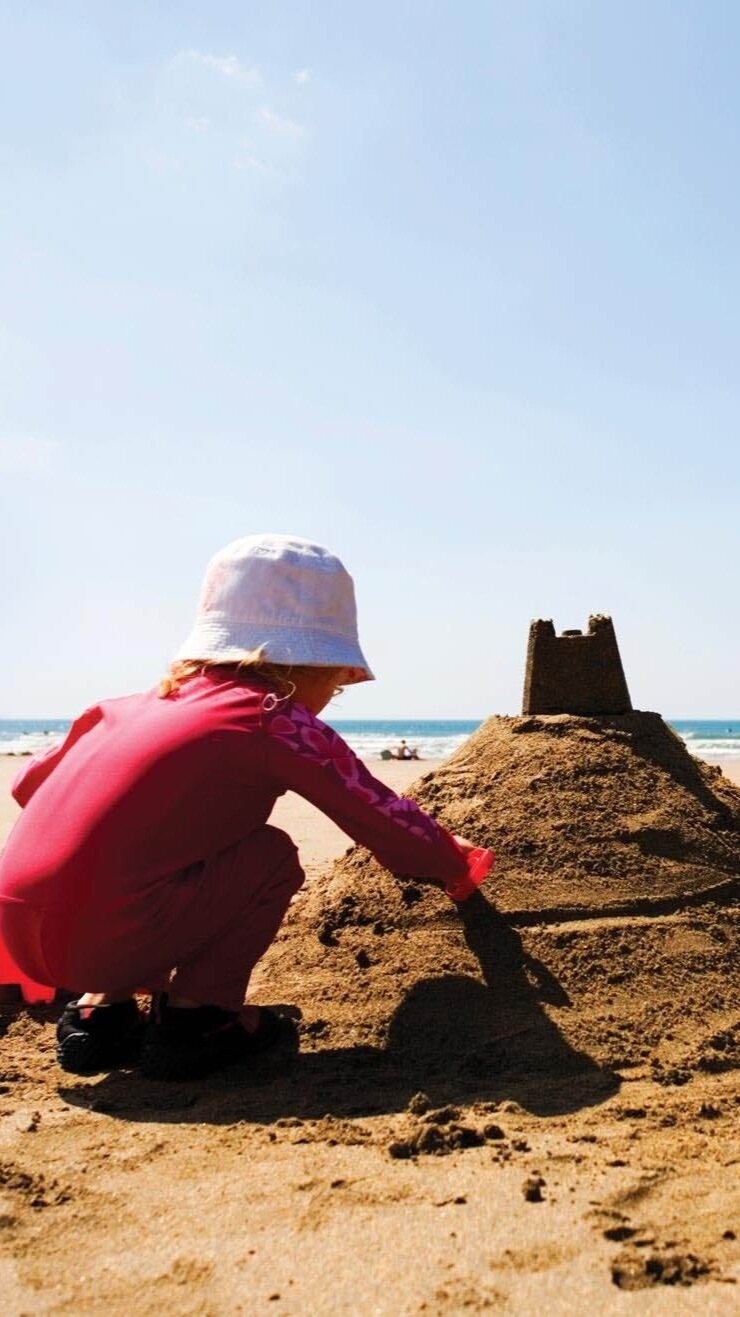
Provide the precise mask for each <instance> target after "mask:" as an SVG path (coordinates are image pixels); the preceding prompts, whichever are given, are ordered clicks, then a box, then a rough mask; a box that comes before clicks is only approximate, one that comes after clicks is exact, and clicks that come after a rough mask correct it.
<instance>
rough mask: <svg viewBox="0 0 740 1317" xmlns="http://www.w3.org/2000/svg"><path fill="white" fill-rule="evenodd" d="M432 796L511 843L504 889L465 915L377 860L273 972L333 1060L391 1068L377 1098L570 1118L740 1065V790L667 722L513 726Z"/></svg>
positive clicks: (456, 825)
mask: <svg viewBox="0 0 740 1317" xmlns="http://www.w3.org/2000/svg"><path fill="white" fill-rule="evenodd" d="M411 794H413V795H414V796H415V798H416V799H418V800H419V801H420V802H421V803H422V804H423V805H424V806H425V808H427V809H429V810H430V812H432V813H434V814H435V815H436V816H437V817H438V818H439V819H440V821H441V822H442V823H443V824H444V825H445V826H446V827H448V828H450V829H451V830H452V831H454V832H459V833H462V834H463V835H465V836H466V837H468V838H469V839H470V840H471V841H473V842H475V843H476V844H478V845H482V846H491V847H493V849H494V850H495V851H496V852H497V855H498V863H497V867H496V871H495V874H494V876H493V878H492V880H489V882H488V884H487V885H486V887H485V888H484V890H483V891H482V892H481V893H480V894H478V895H476V896H475V897H474V898H472V899H471V900H470V901H469V902H467V903H466V904H464V905H463V906H461V907H459V909H458V908H456V907H455V906H454V905H453V904H452V903H451V902H450V901H449V900H448V898H447V897H446V896H444V894H442V893H441V892H440V891H439V890H438V889H437V888H435V887H431V886H426V885H424V884H422V883H420V882H418V881H415V880H404V879H403V878H401V879H398V878H395V877H393V876H392V875H391V874H389V873H387V871H385V870H383V869H382V868H381V866H380V865H378V864H377V863H376V862H375V861H374V860H373V859H372V857H371V856H370V855H368V853H367V852H365V851H363V850H361V849H359V848H355V849H353V850H352V851H350V852H348V854H347V855H346V856H345V857H344V858H343V859H342V860H340V861H339V862H338V863H337V864H336V865H335V867H334V869H333V870H332V872H331V873H330V875H329V876H328V878H327V879H326V880H325V881H323V882H320V883H318V884H316V885H315V886H314V888H313V889H312V890H311V891H309V892H308V893H307V894H306V895H305V896H304V898H303V899H302V900H301V901H300V902H299V903H298V904H297V906H296V907H295V908H294V910H293V912H292V914H291V917H290V918H289V920H288V923H287V925H286V928H285V930H284V932H283V934H282V935H281V938H280V940H279V942H278V943H277V944H276V945H275V946H274V948H273V949H272V951H271V953H270V954H269V956H268V958H267V960H266V962H265V964H264V966H263V968H262V969H261V971H260V975H259V978H258V981H257V983H258V986H259V985H260V984H261V985H264V993H263V995H266V996H271V997H272V999H273V1000H274V997H275V992H274V989H275V987H276V986H278V985H279V990H280V994H281V995H282V996H283V998H284V1000H287V1001H290V1002H292V1003H294V1004H295V1005H296V1006H297V1007H298V1008H299V1010H300V1011H301V1012H302V1015H303V1019H302V1021H301V1025H300V1029H301V1033H302V1049H303V1050H304V1051H306V1050H307V1051H308V1052H310V1051H311V1049H312V1048H314V1049H316V1052H317V1058H316V1059H317V1061H318V1059H319V1055H318V1054H322V1053H323V1054H324V1055H325V1056H326V1059H327V1062H328V1060H329V1057H328V1055H327V1052H328V1051H329V1052H331V1055H332V1065H333V1066H334V1067H335V1071H336V1072H338V1071H342V1070H345V1071H346V1069H347V1067H349V1069H350V1070H351V1069H352V1068H353V1067H355V1068H356V1067H368V1068H372V1070H373V1071H374V1074H373V1077H372V1080H371V1082H370V1084H369V1089H371V1090H372V1092H370V1091H369V1092H368V1102H369V1103H370V1105H371V1107H372V1103H373V1102H375V1104H376V1107H377V1106H378V1104H379V1105H380V1106H381V1107H382V1106H383V1104H387V1105H393V1104H394V1103H397V1102H398V1101H399V1100H400V1099H401V1098H402V1096H403V1095H404V1093H406V1094H408V1093H409V1092H413V1090H414V1088H418V1087H424V1088H426V1089H427V1090H429V1091H432V1090H433V1092H434V1097H435V1100H437V1099H439V1100H447V1101H451V1100H468V1099H473V1098H475V1097H494V1098H497V1099H500V1098H501V1097H505V1096H512V1097H517V1098H519V1099H520V1100H522V1101H523V1102H524V1103H525V1105H526V1106H527V1107H528V1108H529V1109H531V1110H541V1111H544V1110H551V1111H554V1110H568V1109H572V1107H573V1106H576V1105H584V1103H588V1102H589V1101H599V1100H601V1096H603V1094H604V1093H607V1092H609V1091H611V1090H613V1088H614V1086H615V1084H616V1083H617V1080H616V1078H615V1072H616V1071H619V1072H620V1073H624V1072H625V1071H627V1070H629V1069H630V1067H643V1068H644V1066H645V1065H646V1064H647V1065H648V1066H649V1067H650V1069H651V1073H652V1074H653V1076H654V1077H655V1078H657V1079H659V1080H660V1081H661V1082H662V1083H665V1084H675V1085H681V1084H683V1083H685V1082H687V1081H688V1079H689V1078H690V1077H691V1075H692V1073H694V1072H697V1071H702V1070H704V1071H708V1072H721V1071H722V1070H727V1069H731V1068H733V1067H734V1066H736V1065H737V1064H738V1062H739V1061H740V1032H739V1030H738V1022H739V1021H740V991H739V988H738V971H737V966H738V964H739V963H740V936H739V930H740V922H739V920H738V912H739V910H740V902H739V900H738V898H739V896H740V882H739V878H738V876H739V875H740V791H738V790H737V789H736V788H735V787H733V786H732V785H731V784H730V783H729V782H728V781H727V780H726V779H725V778H724V777H723V776H722V774H721V772H720V771H719V770H717V769H713V768H710V767H709V766H708V765H704V764H701V763H699V762H698V761H696V760H694V759H692V758H691V757H690V756H689V754H688V753H687V751H686V749H685V747H684V745H683V743H682V742H681V741H680V740H679V738H677V737H676V736H675V735H674V733H672V732H671V730H670V729H669V728H668V727H667V726H666V724H665V723H664V722H663V721H662V719H661V718H660V717H659V716H658V715H657V714H650V713H631V714H628V715H623V716H618V717H617V716H614V717H608V718H585V717H572V716H569V715H557V716H537V717H527V718H493V719H491V720H489V721H488V722H487V723H486V724H485V725H484V726H483V727H482V728H481V729H480V730H479V731H478V732H477V733H476V734H475V735H474V736H473V737H471V739H470V740H469V741H468V742H467V743H466V744H465V745H464V746H463V747H462V748H461V749H460V750H459V751H458V752H457V753H456V754H455V755H454V756H453V757H452V758H451V759H450V760H449V761H448V762H447V763H446V764H445V765H443V766H442V768H441V769H439V770H438V771H437V772H435V773H431V774H429V775H428V776H427V777H424V778H422V779H421V780H420V782H419V783H418V784H417V786H416V788H415V789H414V790H413V791H412V793H411ZM307 1078H308V1072H306V1073H304V1079H307Z"/></svg>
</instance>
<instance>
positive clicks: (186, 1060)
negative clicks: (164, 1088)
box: [139, 1006, 282, 1081]
mask: <svg viewBox="0 0 740 1317" xmlns="http://www.w3.org/2000/svg"><path fill="white" fill-rule="evenodd" d="M281 1033H282V1025H281V1021H280V1016H279V1015H276V1014H275V1012H274V1011H270V1010H268V1009H267V1008H266V1007H264V1006H263V1007H261V1008H260V1023H259V1027H258V1029H257V1030H256V1031H255V1033H253V1034H248V1033H247V1032H246V1031H245V1030H244V1029H232V1030H228V1031H225V1032H224V1033H223V1034H221V1035H219V1034H216V1035H214V1036H213V1037H212V1038H207V1039H205V1040H203V1041H202V1042H197V1043H194V1044H193V1046H192V1047H182V1046H176V1045H175V1044H173V1043H172V1042H171V1041H168V1040H167V1038H166V1036H164V1037H163V1036H162V1028H161V1026H159V1027H158V1028H155V1030H154V1031H152V1033H150V1037H149V1038H148V1039H146V1038H145V1039H144V1045H143V1047H142V1051H141V1061H140V1064H139V1069H140V1071H141V1074H142V1075H143V1076H144V1078H145V1079H162V1080H169V1081H182V1080H187V1079H203V1078H205V1076H206V1075H210V1074H213V1072H214V1071H216V1070H223V1069H225V1068H226V1067H227V1066H231V1065H239V1064H240V1063H243V1062H245V1061H250V1060H251V1059H252V1057H255V1056H259V1055H260V1053H261V1052H266V1051H268V1050H269V1048H271V1047H274V1046H275V1044H276V1043H277V1042H279V1040H280V1036H281Z"/></svg>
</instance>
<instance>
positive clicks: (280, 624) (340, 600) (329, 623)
mask: <svg viewBox="0 0 740 1317" xmlns="http://www.w3.org/2000/svg"><path fill="white" fill-rule="evenodd" d="M259 648H262V650H263V653H264V657H265V659H266V660H267V661H268V662H270V663H284V664H293V663H295V664H305V665H307V666H310V667H332V668H333V667H337V668H340V667H347V668H360V669H361V670H362V672H363V673H364V675H363V676H358V677H357V678H356V679H355V680H356V681H374V677H373V674H372V672H371V671H370V668H369V666H368V662H367V659H366V658H365V656H364V654H363V652H362V650H361V649H360V642H359V639H358V636H357V608H356V605H355V590H354V585H353V583H352V577H351V576H350V574H349V572H348V571H346V569H345V568H344V567H343V566H342V564H341V562H340V561H339V559H338V558H336V557H335V556H334V554H333V553H330V552H329V550H328V549H323V548H322V547H321V545H320V544H312V543H311V541H310V540H301V539H297V538H296V537H295V536H293V535H245V536H244V538H243V539H241V540H234V541H233V543H232V544H227V545H226V548H225V549H221V550H220V551H219V552H218V553H217V554H216V555H215V557H213V558H212V559H211V561H210V563H209V564H208V568H207V570H206V574H205V578H204V581H203V586H202V589H201V594H200V602H199V604H198V614H197V617H196V620H195V626H194V627H193V629H192V631H191V632H190V635H189V636H188V638H187V640H186V641H185V644H184V645H183V646H182V647H181V649H180V650H179V651H178V653H177V654H176V655H175V658H176V659H216V660H218V661H220V662H221V663H238V662H239V660H240V659H243V658H244V656H245V654H248V653H250V652H252V651H253V650H256V649H259Z"/></svg>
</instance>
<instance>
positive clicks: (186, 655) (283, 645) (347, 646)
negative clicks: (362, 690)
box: [175, 615, 375, 685]
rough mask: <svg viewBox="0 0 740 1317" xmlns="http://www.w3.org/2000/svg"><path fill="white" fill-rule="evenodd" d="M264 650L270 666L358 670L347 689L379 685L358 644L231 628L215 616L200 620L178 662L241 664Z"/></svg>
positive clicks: (287, 630)
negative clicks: (373, 683) (206, 660)
mask: <svg viewBox="0 0 740 1317" xmlns="http://www.w3.org/2000/svg"><path fill="white" fill-rule="evenodd" d="M258 649H261V650H262V656H263V658H264V659H265V661H266V662H267V663H279V664H281V665H285V666H298V665H300V666H301V667H310V668H314V667H316V668H318V667H321V668H357V669H359V670H360V671H361V673H362V675H361V676H357V677H354V678H353V679H352V680H351V681H348V682H347V683H346V685H357V684H358V683H359V682H362V681H375V676H374V674H373V672H372V670H371V668H370V665H369V664H368V661H367V659H366V658H365V655H364V654H363V652H362V650H361V649H360V645H359V642H358V641H353V640H351V639H348V638H347V637H346V636H338V635H336V634H333V633H332V632H330V631H324V630H318V629H306V630H304V629H302V628H301V629H300V630H296V628H295V627H281V626H274V625H273V626H268V627H264V626H263V627H260V626H253V625H250V624H248V623H247V624H244V623H243V624H242V625H241V626H237V627H235V626H233V625H232V626H229V625H228V624H227V623H226V622H222V621H219V620H218V619H217V618H216V617H214V616H213V615H211V616H209V617H207V618H206V617H203V618H199V619H198V621H197V622H196V624H195V626H194V627H193V630H192V631H191V632H190V635H189V636H188V638H187V640H186V641H185V643H184V645H182V646H181V647H180V649H179V650H178V651H177V653H176V655H175V661H180V662H183V661H186V660H193V661H197V660H199V659H209V660H211V661H212V662H218V663H239V662H240V661H241V660H242V659H243V658H245V656H246V655H247V654H252V653H254V651H255V650H258Z"/></svg>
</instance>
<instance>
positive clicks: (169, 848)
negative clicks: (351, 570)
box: [0, 535, 473, 1079]
mask: <svg viewBox="0 0 740 1317" xmlns="http://www.w3.org/2000/svg"><path fill="white" fill-rule="evenodd" d="M372 679H373V677H372V673H371V671H370V668H369V667H368V664H367V661H366V659H365V657H364V655H363V653H362V650H361V649H360V645H359V641H358V637H357V619H356V610H355V597H354V587H353V584H352V578H351V577H350V576H349V574H348V573H347V572H346V570H345V569H344V567H343V566H342V564H341V562H340V561H339V559H338V558H336V557H335V556H334V555H333V554H331V553H330V552H329V551H328V550H327V549H324V548H322V547H321V546H320V545H318V544H312V543H309V542H308V541H307V540H301V539H296V538H293V537H290V536H285V535H251V536H247V537H246V538H244V539H241V540H237V541H235V542H234V543H233V544H230V545H228V546H227V547H226V548H225V549H223V550H222V551H221V552H220V553H218V554H216V556H215V558H213V560H212V561H211V563H210V565H209V567H208V570H207V572H206V577H205V581H204V584H203V589H202V592H201V598H200V604H199V609H198V614H197V618H196V622H195V626H194V628H193V630H192V631H191V633H190V635H189V636H188V638H187V640H186V642H185V644H184V645H183V646H182V648H181V649H180V651H179V653H178V655H177V657H176V659H175V661H174V662H173V663H172V664H171V666H170V669H169V671H168V673H167V675H166V677H165V678H164V679H163V681H162V682H161V683H160V685H159V687H155V688H154V689H152V690H149V691H147V692H145V693H143V694H136V695H129V696H127V697H124V698H121V699H113V700H105V701H103V702H101V703H100V704H96V705H93V706H92V707H91V708H89V709H87V710H86V711H85V712H84V713H83V714H82V715H81V717H79V718H78V719H77V721H76V722H75V723H74V724H73V725H72V728H71V730H70V732H69V733H68V735H67V738H66V740H65V741H64V742H63V744H62V745H61V746H59V747H56V748H54V749H52V750H49V751H47V752H46V753H45V754H43V755H40V756H38V757H37V758H35V759H33V760H32V761H31V762H30V763H29V764H27V765H26V766H24V768H23V769H22V770H21V772H20V774H19V775H18V777H17V778H16V780H15V783H14V786H13V794H14V796H15V799H16V800H17V802H18V803H19V804H20V805H21V806H23V813H22V814H21V816H20V818H19V820H18V822H17V823H16V825H15V828H14V829H13V832H12V833H11V836H10V838H9V840H8V844H7V846H6V849H5V852H4V854H3V855H2V858H1V859H0V938H2V939H3V941H4V942H5V944H6V947H7V949H8V952H9V953H10V955H11V956H12V958H13V959H14V961H15V962H16V964H17V965H18V967H19V969H20V970H21V971H22V973H24V974H26V975H28V976H29V978H31V979H34V980H35V981H36V982H38V983H45V984H49V985H53V986H64V987H67V988H71V989H72V990H74V991H75V992H78V993H81V995H80V996H79V997H78V998H77V999H76V1000H75V1001H72V1002H70V1003H69V1005H67V1007H66V1008H65V1010H64V1013H63V1015H62V1017H61V1019H60V1021H59V1024H58V1026H57V1041H58V1049H57V1055H58V1059H59V1062H60V1064H61V1065H62V1067H63V1068H64V1069H65V1070H68V1071H72V1072H73V1073H76V1074H91V1073H94V1072H96V1071H100V1070H107V1069H111V1068H113V1067H115V1066H117V1065H122V1064H130V1063H132V1062H136V1061H138V1062H139V1064H140V1066H141V1069H142V1071H143V1073H144V1074H145V1075H147V1076H149V1077H152V1078H160V1079H183V1078H188V1077H194V1076H198V1075H204V1074H207V1073H209V1072H210V1071H212V1070H215V1069H217V1068H220V1067H221V1066H224V1065H228V1064H231V1063H233V1062H238V1061H243V1060H246V1059H248V1058H250V1057H252V1056H253V1055H254V1054H255V1053H258V1052H260V1051H263V1050H264V1049H265V1048H268V1047H270V1046H271V1045H272V1044H274V1043H275V1042H276V1041H277V1039H278V1037H279V1035H280V1021H279V1017H278V1016H277V1015H276V1014H275V1013H274V1012H272V1011H270V1010H268V1009H266V1008H265V1007H257V1006H245V1005H244V999H245V993H246V989H247V985H248V983H249V978H250V975H251V972H252V970H253V968H254V966H255V964H256V962H257V961H258V960H259V958H260V957H261V956H262V955H263V954H264V952H265V951H266V950H267V948H268V947H269V945H270V943H271V942H272V940H273V938H274V937H275V934H276V933H277V930H278V928H279V927H280V924H281V922H282V919H283V916H284V914H285V911H286V909H287V907H288V904H289V902H290V899H291V897H292V896H293V895H294V893H295V892H296V891H297V890H298V888H299V887H300V886H301V884H302V882H303V877H304V875H303V871H302V869H301V867H300V864H299V862H298V855H297V852H296V848H295V846H294V845H293V842H292V841H291V839H290V837H288V836H287V835H286V834H285V833H284V832H281V831H279V830H278V829H277V828H274V827H271V826H270V825H269V824H268V822H267V820H268V819H269V817H270V814H271V811H272V808H273V806H274V804H275V801H276V799H277V797H278V796H280V795H282V794H283V792H285V791H288V790H291V791H297V792H298V793H299V794H301V795H302V796H305V798H306V799H307V800H310V801H311V802H312V804H314V805H316V806H317V807H318V808H319V809H321V810H323V811H324V813H325V814H328V815H329V817H330V818H332V819H334V821H335V822H336V823H338V824H339V826H340V827H341V828H343V829H344V831H345V832H347V833H348V834H349V836H350V837H352V838H353V839H354V841H356V842H359V843H360V844H361V845H363V846H367V847H368V848H369V849H370V850H371V851H372V852H373V854H374V855H375V856H376V857H377V858H378V860H379V861H380V862H381V864H384V865H385V866H387V867H388V868H389V869H391V870H394V871H396V872H399V873H403V874H411V875H414V876H416V877H418V878H426V879H430V880H432V881H435V880H436V881H437V882H439V883H444V884H448V883H450V882H453V883H454V881H455V880H457V879H459V878H462V876H463V875H464V874H466V873H467V856H468V855H469V854H470V852H471V851H472V850H473V847H472V846H471V844H470V843H469V842H467V841H465V840H464V839H463V838H461V837H453V836H451V835H450V833H448V832H446V831H445V829H444V828H442V827H441V826H440V825H439V824H438V823H436V822H435V821H434V819H432V818H431V817H430V816H429V815H427V814H425V813H424V812H423V811H422V810H421V809H420V808H419V806H418V805H416V803H415V802H414V801H412V800H408V799H400V798H399V797H398V796H396V795H395V793H394V792H393V791H391V790H390V789H389V788H388V787H386V786H384V784H383V783H382V782H380V781H378V780H377V779H376V778H374V777H372V776H371V774H370V773H369V772H368V770H367V768H366V767H365V765H364V764H363V763H362V762H361V761H360V760H359V759H357V758H356V756H355V755H354V754H353V752H352V751H351V750H350V748H349V746H347V745H346V744H345V742H344V741H343V740H342V738H341V737H340V736H338V735H337V733H336V732H334V731H333V730H332V729H331V728H329V727H328V726H326V724H324V723H323V722H321V721H320V720H319V718H318V717H317V715H318V714H319V713H320V712H321V710H322V709H323V708H324V707H325V706H326V704H327V703H328V702H329V700H331V698H332V697H333V696H334V695H335V693H336V692H337V690H338V689H339V688H341V687H342V686H344V685H348V684H352V683H356V682H361V681H371V680H372ZM404 757H405V756H404ZM135 991H141V992H146V993H151V994H152V1008H151V1011H150V1013H149V1016H148V1019H145V1018H144V1017H143V1016H142V1014H141V1012H140V1010H139V1007H138V1005H137V1002H136V1000H135V998H134V992H135Z"/></svg>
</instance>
